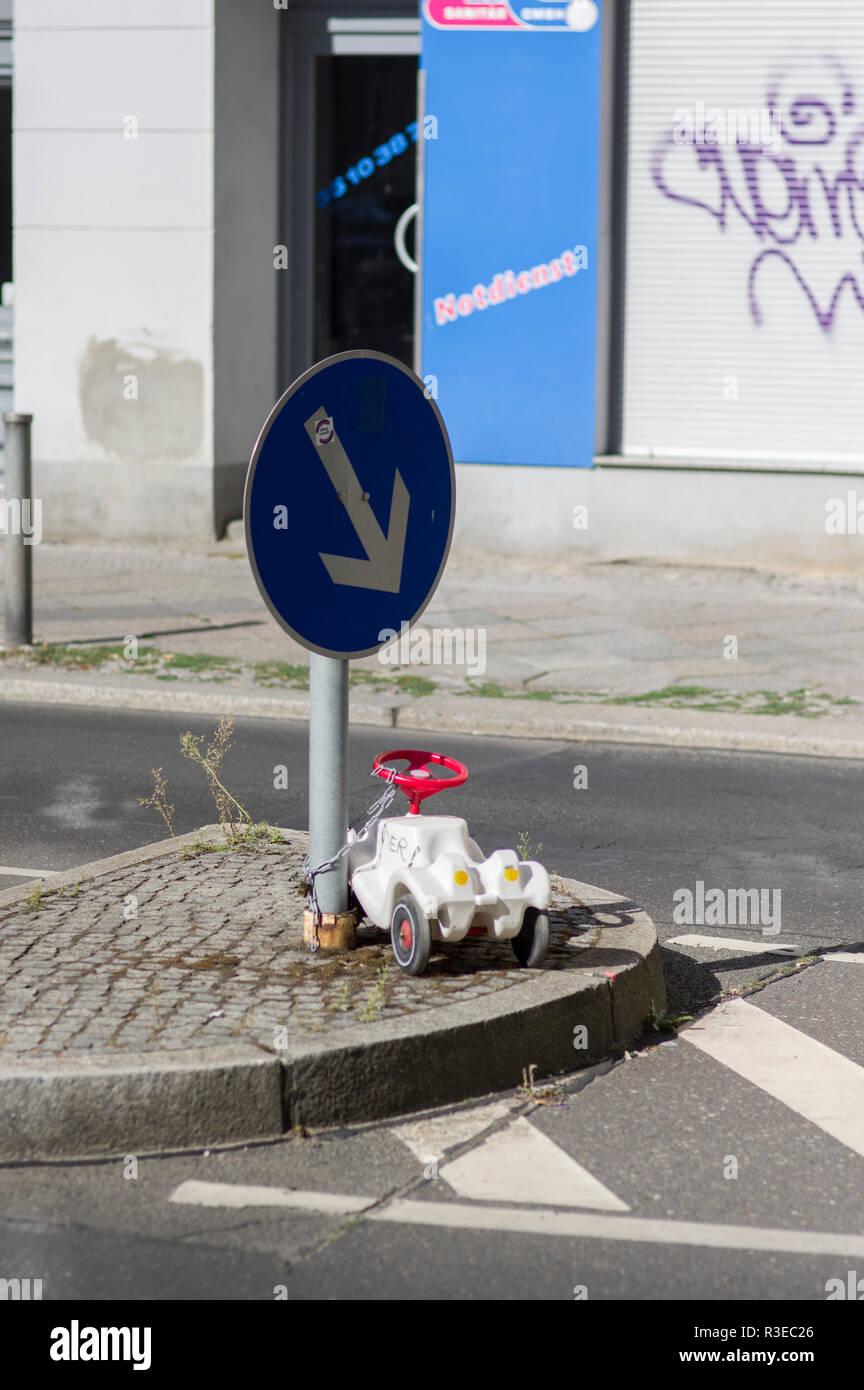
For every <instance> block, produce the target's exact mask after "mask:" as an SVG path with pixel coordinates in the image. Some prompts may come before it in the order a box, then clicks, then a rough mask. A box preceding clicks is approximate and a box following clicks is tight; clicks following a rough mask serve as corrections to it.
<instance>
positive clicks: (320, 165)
mask: <svg viewBox="0 0 864 1390" xmlns="http://www.w3.org/2000/svg"><path fill="white" fill-rule="evenodd" d="M346 26H347V27H346ZM419 46H420V38H419V29H418V22H417V20H416V19H413V18H405V19H392V18H390V19H377V20H376V19H365V20H363V19H352V20H333V19H330V20H326V19H323V18H322V19H320V20H318V22H317V24H313V23H311V22H310V21H309V20H308V19H307V27H306V28H305V29H301V30H300V31H299V32H297V31H296V29H295V31H294V32H293V33H292V34H291V36H290V39H289V44H288V48H289V52H288V54H287V60H288V61H287V63H286V65H285V67H284V68H283V71H286V70H287V73H288V74H289V76H290V79H291V80H290V81H289V82H288V83H287V84H286V85H287V87H288V89H289V90H288V91H287V92H286V99H285V102H284V104H283V116H284V122H283V133H284V136H285V138H284V141H283V177H284V188H283V197H282V200H281V205H282V209H283V222H284V227H283V231H285V232H287V229H288V228H290V240H289V237H288V236H287V235H282V236H281V240H282V241H283V243H284V244H285V245H286V247H287V248H288V266H287V268H286V269H287V274H286V275H284V276H283V277H282V282H283V285H285V292H284V293H283V296H282V299H283V304H282V314H281V318H282V329H283V332H282V352H281V354H280V363H281V367H282V378H283V384H284V385H287V384H288V383H289V382H290V381H292V380H294V379H295V378H296V377H297V376H299V375H300V374H301V373H302V372H303V371H305V370H306V369H307V368H308V367H310V366H311V365H312V364H313V363H314V362H318V361H320V360H321V359H322V358H324V357H330V356H332V355H333V354H334V353H337V352H347V351H349V350H351V349H356V348H371V349H374V350H376V351H378V352H386V353H388V354H390V355H391V356H392V357H395V358H397V359H398V360H399V361H401V362H404V363H405V364H406V365H407V366H411V365H412V364H413V358H414V298H415V286H414V274H413V272H412V270H411V268H410V267H411V265H412V263H413V237H414V225H415V222H416V218H414V217H412V216H411V212H410V210H411V208H412V206H414V205H415V204H416V191H415V189H416V165H417V161H416V150H417V134H418V131H417V69H418V56H419Z"/></svg>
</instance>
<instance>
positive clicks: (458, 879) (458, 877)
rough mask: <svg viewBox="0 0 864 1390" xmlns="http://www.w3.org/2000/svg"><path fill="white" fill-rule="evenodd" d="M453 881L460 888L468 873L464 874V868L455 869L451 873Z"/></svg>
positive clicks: (466, 880) (465, 881)
mask: <svg viewBox="0 0 864 1390" xmlns="http://www.w3.org/2000/svg"><path fill="white" fill-rule="evenodd" d="M453 882H454V883H458V884H459V886H460V888H461V887H462V885H463V884H465V883H467V882H468V875H467V874H466V872H465V870H464V869H457V870H456V872H455V874H454V875H453Z"/></svg>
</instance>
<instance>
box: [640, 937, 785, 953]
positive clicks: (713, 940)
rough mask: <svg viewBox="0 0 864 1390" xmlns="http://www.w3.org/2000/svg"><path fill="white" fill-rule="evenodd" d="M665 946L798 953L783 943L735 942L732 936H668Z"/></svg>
mask: <svg viewBox="0 0 864 1390" xmlns="http://www.w3.org/2000/svg"><path fill="white" fill-rule="evenodd" d="M666 945H667V946H698V947H700V948H701V949H702V950H706V949H707V950H710V951H740V950H742V948H743V949H744V950H747V951H749V952H750V954H751V955H752V954H754V953H755V952H769V953H772V954H776V953H777V952H778V951H782V952H786V951H800V949H801V947H800V946H795V945H792V944H791V943H790V942H784V944H783V945H782V946H781V945H779V943H775V944H774V945H773V946H771V945H769V944H768V942H767V941H737V940H736V939H735V938H734V937H732V936H696V935H689V936H670V937H669V940H668V941H667V942H666Z"/></svg>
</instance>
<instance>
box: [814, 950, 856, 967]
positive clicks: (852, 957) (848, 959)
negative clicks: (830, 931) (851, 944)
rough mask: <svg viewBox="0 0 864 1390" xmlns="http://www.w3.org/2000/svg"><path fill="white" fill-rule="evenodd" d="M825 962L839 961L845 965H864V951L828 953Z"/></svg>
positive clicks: (824, 957) (824, 958)
mask: <svg viewBox="0 0 864 1390" xmlns="http://www.w3.org/2000/svg"><path fill="white" fill-rule="evenodd" d="M822 959H823V960H839V961H841V962H842V963H843V964H844V965H864V951H828V952H826V954H825V955H824V956H823V957H822Z"/></svg>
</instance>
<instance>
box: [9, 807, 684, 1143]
mask: <svg viewBox="0 0 864 1390" xmlns="http://www.w3.org/2000/svg"><path fill="white" fill-rule="evenodd" d="M279 834H280V835H281V837H282V838H281V839H279V838H278V836H276V837H274V840H270V839H268V838H267V837H266V836H265V837H259V838H257V839H255V840H253V841H252V842H247V843H245V844H238V843H237V842H236V840H235V841H233V842H232V841H230V840H228V841H226V837H225V835H224V832H223V831H222V830H221V829H220V827H218V826H208V827H205V828H204V829H203V830H201V831H198V832H196V833H195V834H194V835H185V836H182V837H179V838H177V839H176V840H169V841H164V842H160V843H159V844H156V845H152V846H149V847H148V848H147V849H145V850H142V851H136V852H133V853H131V854H127V855H119V856H117V857H116V858H115V859H112V860H103V861H100V862H99V863H96V864H92V865H87V866H84V867H83V868H82V869H80V870H78V871H77V872H75V871H73V872H71V873H67V874H63V875H57V876H52V877H50V878H45V879H43V880H39V881H38V882H37V883H36V884H35V885H34V886H33V887H32V888H29V889H28V888H18V889H10V890H8V891H6V892H4V893H0V979H2V980H3V984H2V986H0V1122H2V1121H3V1113H2V1110H3V1105H2V1092H3V1086H4V1077H5V1078H6V1080H7V1081H9V1079H10V1078H11V1077H13V1076H15V1077H20V1075H23V1074H26V1075H28V1076H32V1075H34V1074H35V1073H34V1069H36V1070H38V1068H39V1067H40V1065H41V1066H42V1068H43V1070H45V1071H46V1073H50V1074H54V1071H55V1070H56V1069H57V1068H58V1067H59V1072H58V1073H57V1074H58V1075H61V1076H67V1075H69V1074H71V1071H70V1068H71V1070H74V1067H73V1066H72V1064H73V1063H75V1062H76V1061H77V1062H78V1063H79V1065H80V1066H82V1067H84V1068H85V1071H86V1074H87V1076H88V1077H90V1078H91V1080H92V1077H93V1075H94V1074H95V1072H94V1067H95V1069H96V1070H98V1071H99V1072H100V1074H101V1072H102V1069H105V1068H107V1069H108V1072H110V1070H111V1064H112V1062H113V1064H114V1067H115V1070H116V1068H117V1067H119V1068H120V1070H121V1071H122V1069H123V1067H124V1065H126V1064H127V1063H130V1062H132V1063H134V1065H135V1066H136V1067H137V1066H139V1065H140V1066H143V1067H144V1069H145V1074H147V1075H151V1074H152V1071H153V1068H154V1067H155V1066H156V1064H157V1062H158V1061H159V1060H160V1059H166V1060H167V1061H168V1062H169V1063H172V1062H173V1064H174V1065H175V1066H177V1065H183V1066H185V1065H186V1063H187V1061H188V1059H189V1057H190V1056H194V1058H195V1059H197V1060H198V1061H202V1060H203V1062H204V1063H206V1062H207V1059H208V1057H209V1056H211V1055H212V1057H213V1058H217V1057H218V1058H219V1059H223V1058H225V1057H230V1056H233V1055H234V1053H233V1052H232V1049H234V1050H235V1051H236V1050H237V1049H239V1051H238V1052H237V1055H238V1056H241V1055H242V1056H244V1057H246V1058H247V1059H248V1058H249V1057H250V1055H252V1056H253V1057H254V1060H255V1061H259V1060H261V1059H262V1058H264V1059H269V1060H270V1061H272V1062H274V1063H276V1064H278V1065H279V1066H281V1067H282V1069H283V1072H284V1074H285V1077H286V1081H285V1087H284V1099H285V1110H286V1111H287V1112H288V1113H284V1114H283V1120H284V1122H285V1123H286V1124H287V1123H291V1122H294V1123H297V1122H304V1123H322V1122H327V1121H328V1120H336V1119H338V1120H346V1119H351V1118H358V1117H363V1118H368V1117H370V1115H371V1114H372V1113H374V1112H376V1111H377V1112H379V1113H396V1112H398V1109H399V1108H400V1106H402V1105H403V1104H405V1105H407V1104H408V1103H410V1104H414V1103H416V1100H417V1097H418V1095H421V1096H422V1095H425V1094H426V1092H427V1091H428V1092H429V1094H428V1103H429V1104H433V1103H437V1102H438V1101H439V1099H440V1096H441V1094H442V1087H443V1092H449V1094H448V1095H447V1097H446V1098H454V1099H455V1098H457V1093H459V1092H460V1091H461V1093H462V1095H469V1094H482V1091H483V1088H484V1087H486V1088H487V1089H491V1087H492V1086H493V1085H494V1084H495V1080H496V1077H497V1076H498V1075H499V1074H500V1073H501V1067H502V1065H503V1066H504V1068H505V1071H506V1075H507V1077H508V1083H509V1084H517V1083H518V1081H519V1079H520V1070H519V1066H518V1065H517V1063H518V1062H520V1061H521V1065H522V1066H525V1067H527V1066H529V1065H530V1064H532V1063H537V1065H538V1069H539V1070H540V1072H541V1074H542V1071H543V1070H544V1069H546V1070H548V1069H549V1067H550V1060H551V1058H552V1054H554V1057H555V1058H558V1059H560V1062H561V1063H562V1066H559V1068H558V1069H559V1070H560V1069H562V1068H563V1063H564V1062H565V1061H566V1062H567V1063H569V1069H571V1070H572V1069H573V1068H574V1067H576V1066H578V1065H579V1064H580V1063H581V1062H583V1061H585V1060H591V1059H596V1058H597V1057H598V1056H601V1055H605V1053H606V1052H608V1050H609V1048H610V1046H611V1045H614V1044H615V1043H616V1042H623V1041H626V1040H627V1039H626V1038H625V1036H624V1035H625V1034H629V1036H631V1037H632V1036H633V1035H634V1033H636V1032H639V1031H641V1027H642V1025H643V1024H644V1021H645V1019H646V1017H647V1015H648V1012H649V1005H650V1004H651V1003H654V1004H655V1006H656V1007H658V1008H660V1007H662V1004H663V997H662V975H661V974H660V971H659V956H658V954H657V948H656V936H655V935H654V931H653V925H652V924H651V923H650V920H649V919H648V918H646V917H645V915H644V914H643V913H641V912H640V910H639V909H638V908H637V907H636V906H635V905H634V904H630V903H626V902H624V901H623V900H622V899H620V898H618V897H616V896H615V895H614V894H612V893H605V892H603V891H602V890H599V889H595V888H590V887H589V886H588V885H583V884H577V883H575V882H574V881H573V880H565V879H561V878H554V879H553V883H552V887H553V895H552V902H551V910H550V926H551V943H550V951H549V956H548V958H547V960H546V962H545V963H544V965H543V967H542V968H541V969H538V970H525V969H523V968H521V967H520V966H519V965H518V964H517V963H516V959H515V956H514V954H513V950H512V947H511V945H510V943H509V942H501V943H496V942H491V941H488V940H486V939H485V938H470V939H467V940H465V941H463V942H460V943H458V944H453V945H446V944H438V945H435V946H434V947H433V955H432V959H431V961H430V964H429V968H428V971H427V973H426V974H424V975H422V976H419V977H409V976H406V975H404V974H403V973H402V972H401V971H400V969H399V967H398V966H397V965H396V963H395V961H394V959H393V954H392V951H391V948H390V943H389V940H388V936H387V934H386V933H384V932H381V931H379V930H378V929H377V928H374V927H371V926H369V925H368V924H367V923H364V922H361V923H360V925H359V927H358V931H357V948H356V949H355V950H353V951H349V952H346V953H344V954H341V955H336V954H332V953H327V952H323V951H319V952H315V953H313V952H311V951H310V950H309V948H308V947H307V946H306V945H305V943H304V941H303V911H304V908H305V907H306V905H307V900H306V898H305V896H304V890H303V867H302V866H303V860H304V856H305V854H306V849H307V836H306V835H305V833H301V832H298V831H292V830H285V831H282V832H279ZM646 923H647V925H648V928H649V935H648V936H645V933H644V926H645V924H646ZM634 930H636V931H637V932H639V931H640V930H641V931H642V937H641V938H640V941H641V945H640V944H639V943H638V942H634V941H633V940H631V937H632V932H633V931H634ZM649 956H650V957H651V961H652V968H651V972H650V973H651V977H652V981H651V989H650V991H649V993H646V992H645V991H644V990H642V991H639V992H637V994H638V997H637V996H634V994H633V990H632V988H631V987H630V986H631V983H632V982H631V981H630V980H629V979H628V976H630V975H631V974H632V972H633V968H634V966H637V965H643V964H645V961H646V960H647V958H648V957H649ZM655 957H656V959H655ZM532 986H533V989H532ZM538 986H539V989H538ZM585 990H587V996H585V997H584V998H583V1001H582V1005H580V1006H578V1007H575V1008H574V1007H569V1008H568V1009H567V1011H566V1019H565V1018H564V1015H562V1016H561V1017H562V1020H563V1022H562V1021H559V1022H558V1023H557V1024H555V1023H554V1022H553V1019H552V1015H551V1014H550V1015H549V1018H548V1019H547V1022H548V1024H549V1027H550V1028H552V1029H553V1031H554V1032H555V1033H557V1034H560V1036H556V1038H555V1040H554V1044H553V1045H552V1046H551V1050H550V1047H546V1044H545V1032H544V1033H543V1038H544V1044H543V1045H544V1047H546V1053H547V1054H548V1055H546V1056H543V1055H538V1053H542V1051H543V1048H542V1047H539V1043H540V1034H536V1033H535V1031H534V1029H533V1024H537V1023H539V1022H540V1016H539V1015H538V1016H537V1018H536V1019H534V1013H535V1012H536V1010H537V1008H540V1009H541V1012H542V1008H543V1006H544V1005H546V1006H548V1007H551V1008H552V1010H553V1012H554V1011H555V1009H556V1008H557V1009H558V1011H559V1012H560V1005H561V1004H562V1002H563V1001H566V1003H567V1005H572V1004H573V1001H574V999H576V998H577V997H579V996H580V992H582V993H583V994H584V991H585ZM649 994H650V998H649ZM616 996H617V998H616ZM616 1013H617V1018H616V1016H615V1015H616ZM508 1018H510V1019H512V1020H515V1021H516V1024H517V1025H518V1026H517V1034H519V1035H520V1036H521V1043H519V1044H518V1045H517V1046H516V1048H515V1051H514V1049H513V1047H512V1046H508V1047H507V1048H505V1049H504V1052H505V1054H506V1056H502V1043H501V1039H502V1036H503V1035H502V1034H501V1028H502V1026H504V1027H506V1025H507V1020H508ZM532 1020H533V1024H532ZM580 1023H581V1024H582V1025H583V1028H584V1030H585V1034H584V1037H583V1040H582V1041H579V1040H577V1041H574V1036H573V1035H574V1034H575V1031H576V1029H577V1028H578V1026H579V1024H580ZM478 1028H480V1030H481V1031H480V1033H478V1032H477V1029H478ZM562 1028H564V1029H566V1032H565V1033H561V1029H562ZM466 1029H467V1030H468V1031H467V1033H466V1032H465V1030H466ZM483 1032H485V1034H486V1039H485V1042H484V1040H483V1039H482V1037H481V1034H482V1033H483ZM460 1033H463V1034H464V1039H463V1041H464V1044H465V1047H467V1048H468V1052H466V1053H465V1055H464V1056H463V1050H462V1045H461V1044H460V1046H459V1047H456V1048H455V1050H454V1048H453V1047H451V1046H450V1043H451V1041H452V1038H453V1037H455V1035H457V1034H460ZM469 1035H470V1037H469ZM421 1037H422V1038H424V1039H426V1040H427V1041H428V1042H429V1043H430V1044H431V1043H433V1042H434V1045H435V1047H436V1054H435V1064H434V1065H426V1071H425V1080H424V1075H423V1068H424V1065H425V1064H424V1062H423V1059H422V1054H423V1048H422V1046H420V1048H419V1050H418V1042H417V1040H418V1038H421ZM469 1044H470V1046H469ZM523 1044H524V1045H523ZM406 1046H407V1047H408V1049H409V1053H410V1058H411V1060H410V1066H409V1073H408V1074H407V1077H406V1075H404V1074H403V1075H402V1078H401V1080H399V1078H398V1077H397V1078H392V1079H393V1084H392V1085H390V1086H388V1084H387V1077H386V1074H382V1072H381V1070H380V1068H381V1067H384V1068H385V1069H386V1068H388V1067H389V1068H390V1070H391V1072H392V1069H393V1067H394V1066H396V1067H398V1068H401V1069H402V1070H403V1072H404V1067H405V1065H406V1061H405V1058H404V1057H402V1052H404V1050H405V1047H406ZM484 1046H485V1047H487V1048H488V1049H489V1050H490V1053H491V1054H493V1056H492V1058H491V1061H490V1060H486V1061H484V1060H483V1059H482V1057H478V1056H477V1049H478V1047H480V1048H481V1050H482V1048H483V1047H484ZM370 1048H371V1050H372V1052H373V1053H375V1052H376V1048H377V1051H378V1052H379V1053H380V1056H377V1057H376V1067H377V1069H378V1070H377V1075H376V1081H375V1084H374V1086H373V1087H372V1090H373V1091H374V1092H375V1097H376V1098H375V1099H374V1101H373V1100H370V1101H369V1104H368V1105H367V1104H366V1103H365V1102H364V1101H363V1100H362V1097H361V1096H360V1095H359V1094H358V1086H359V1090H360V1091H362V1090H363V1087H362V1085H360V1075H361V1073H363V1071H364V1068H363V1067H362V1066H361V1067H360V1071H359V1072H358V1066H357V1058H358V1055H359V1053H360V1052H363V1051H364V1050H365V1051H368V1050H369V1049H370ZM394 1048H395V1049H396V1050H397V1052H398V1053H399V1059H401V1060H397V1057H396V1054H395V1053H393V1049H394ZM382 1049H383V1050H382ZM400 1049H401V1051H400ZM574 1049H575V1050H574ZM391 1054H392V1055H391ZM469 1054H470V1057H471V1058H473V1061H471V1060H469ZM407 1056H408V1054H407V1053H406V1057H407ZM313 1061H314V1065H313ZM310 1066H311V1071H310V1070H309V1068H310ZM322 1066H323V1068H324V1070H323V1071H322V1070H321V1067H322ZM418 1067H419V1068H420V1072H419V1073H418ZM22 1068H24V1071H23V1072H22ZM346 1068H347V1070H346ZM343 1073H344V1074H343ZM106 1074H107V1072H106ZM304 1075H305V1077H306V1079H305V1081H304V1080H303V1079H302V1078H303V1076H304ZM447 1077H449V1078H450V1079H449V1081H448V1080H447ZM426 1081H428V1083H429V1085H428V1086H427V1087H426V1090H424V1086H426ZM478 1087H479V1089H478ZM385 1092H386V1093H387V1094H386V1095H385ZM325 1096H328V1097H329V1099H328V1100H326V1101H325V1099H324V1097H325ZM388 1096H389V1098H388ZM458 1098H462V1097H461V1096H459V1097H458ZM370 1107H371V1109H370ZM12 1121H13V1122H14V1115H13V1116H12ZM172 1133H173V1131H172ZM171 1142H177V1139H176V1135H175V1136H174V1138H173V1139H172V1140H171ZM208 1142H217V1137H216V1136H215V1135H214V1136H211V1137H210V1139H209V1140H208ZM0 1147H2V1146H0Z"/></svg>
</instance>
